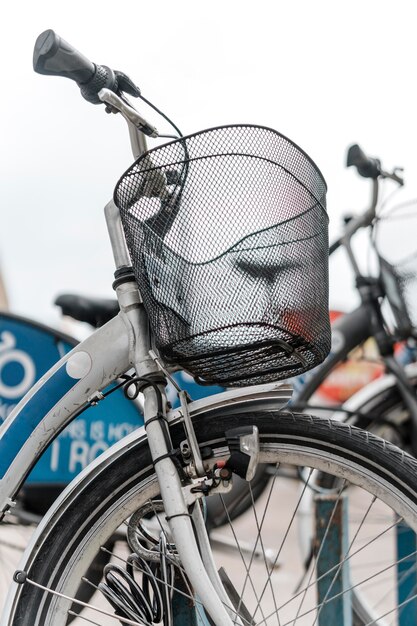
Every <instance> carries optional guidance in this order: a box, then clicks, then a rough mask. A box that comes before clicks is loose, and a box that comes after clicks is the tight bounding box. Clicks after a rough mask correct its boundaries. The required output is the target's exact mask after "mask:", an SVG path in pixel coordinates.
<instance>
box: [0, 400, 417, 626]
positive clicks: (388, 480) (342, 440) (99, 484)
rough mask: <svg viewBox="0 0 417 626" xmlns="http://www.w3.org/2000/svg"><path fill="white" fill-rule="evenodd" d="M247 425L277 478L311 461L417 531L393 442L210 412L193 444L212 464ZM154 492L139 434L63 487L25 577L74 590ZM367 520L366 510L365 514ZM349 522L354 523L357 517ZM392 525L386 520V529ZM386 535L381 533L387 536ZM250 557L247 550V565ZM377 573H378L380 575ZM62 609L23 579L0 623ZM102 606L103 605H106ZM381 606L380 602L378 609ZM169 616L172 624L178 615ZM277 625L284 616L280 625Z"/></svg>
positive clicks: (412, 465) (280, 417) (416, 492)
mask: <svg viewBox="0 0 417 626" xmlns="http://www.w3.org/2000/svg"><path fill="white" fill-rule="evenodd" d="M249 424H256V425H257V426H258V428H259V431H260V440H261V451H262V461H263V462H267V463H271V462H272V460H275V461H276V462H277V463H280V464H281V466H282V465H283V464H285V472H284V473H283V474H282V476H284V474H285V475H287V474H288V471H287V469H288V467H287V465H288V463H290V464H291V467H292V465H294V466H295V467H297V466H301V467H311V468H313V469H315V470H319V471H321V472H323V471H326V472H329V473H332V474H334V475H335V476H338V477H339V479H341V480H339V481H338V482H339V484H340V485H341V487H340V493H339V495H338V496H337V498H338V499H340V498H341V497H342V496H341V495H340V494H341V493H342V492H343V493H347V494H348V496H349V498H354V500H353V502H354V503H355V505H357V503H358V502H359V504H360V505H361V503H362V501H365V499H366V498H367V499H368V500H369V499H370V498H371V497H372V502H375V501H376V502H377V504H378V506H379V507H380V509H378V511H377V513H378V516H379V517H378V519H380V518H381V516H382V513H381V511H382V512H383V513H384V516H385V515H388V518H385V517H384V523H386V522H387V519H391V516H392V514H394V516H397V517H398V516H400V517H401V519H403V520H405V521H406V522H407V523H408V525H409V526H411V527H412V528H413V530H417V461H416V460H415V459H414V458H412V457H410V456H408V455H407V454H404V452H402V451H401V450H399V449H398V448H396V447H395V446H393V445H392V444H390V443H387V442H386V441H383V440H381V439H379V438H377V437H375V436H373V435H372V434H370V433H369V432H365V431H362V430H359V429H356V428H352V427H351V426H349V425H346V424H343V423H338V422H332V421H330V420H327V419H321V418H316V417H311V416H307V415H294V414H291V413H273V412H268V413H252V414H250V413H242V414H239V415H235V416H231V415H228V416H227V417H226V418H221V417H215V418H210V419H207V418H204V416H203V417H200V418H197V419H196V420H195V430H196V434H197V438H198V441H199V443H200V445H204V446H205V447H210V448H211V449H212V453H213V455H212V459H213V462H214V461H215V460H216V459H219V458H224V456H225V454H227V449H225V445H226V444H225V439H224V431H225V430H227V429H230V428H235V427H238V426H242V425H249ZM172 437H173V442H174V445H178V444H179V442H180V441H181V440H182V439H183V438H184V432H183V429H182V426H181V425H180V424H176V425H174V426H173V427H172ZM281 466H280V467H281ZM277 476H278V478H276V479H275V478H274V479H273V480H274V481H275V480H276V483H277V484H278V482H279V481H281V482H282V480H281V474H280V471H278V474H277ZM294 484H297V483H295V482H294V481H292V483H291V485H294ZM348 486H349V488H347V487H348ZM273 488H274V489H275V486H274V487H273ZM291 489H292V490H293V489H294V488H293V487H291ZM291 489H290V491H289V494H290V495H291ZM156 493H157V485H156V481H155V479H154V472H153V467H152V464H151V458H150V453H149V449H148V446H147V444H146V441H145V440H141V441H139V442H138V443H137V444H135V445H134V446H132V447H131V448H130V449H128V450H126V451H125V453H124V456H123V459H122V461H121V460H120V459H119V460H118V462H117V463H110V464H108V465H107V466H105V467H102V468H101V471H100V472H99V473H98V474H97V475H96V476H95V477H94V479H93V480H89V481H84V482H83V483H81V484H80V486H79V489H78V490H77V491H76V492H68V499H67V501H66V502H65V505H61V506H60V507H59V509H57V512H56V513H55V515H54V516H53V518H52V519H51V520H50V523H49V525H48V527H47V529H45V530H44V531H43V532H39V533H38V537H37V541H36V545H35V546H34V548H33V550H32V553H31V555H29V556H28V561H27V564H28V566H27V570H28V573H29V578H30V579H31V580H34V581H36V582H37V583H39V584H41V585H44V586H45V587H48V588H52V589H55V590H58V591H60V592H63V593H67V592H68V593H69V594H70V595H71V594H75V593H76V591H73V590H72V588H74V585H75V584H77V580H78V569H77V568H78V567H79V566H80V568H81V566H82V567H84V570H83V571H85V570H86V569H87V567H88V565H89V563H90V562H91V560H92V559H93V558H94V555H95V554H96V553H97V551H98V550H99V549H100V545H102V543H103V542H105V541H106V540H107V539H108V538H109V537H110V536H111V535H112V534H113V532H114V531H115V530H116V527H118V526H119V524H120V520H121V519H122V518H123V517H124V516H125V517H129V516H130V514H132V513H133V512H134V510H136V509H137V508H138V507H139V506H140V504H141V502H140V497H142V498H143V502H145V501H148V500H149V497H152V498H153V497H154V496H155V495H156ZM270 493H271V494H272V487H271V491H270ZM368 494H370V495H368ZM273 497H275V495H274V496H272V495H271V500H272V499H273ZM297 497H298V496H297ZM376 498H378V500H376ZM372 506H373V505H372ZM278 510H279V511H280V515H279V516H277V514H276V512H275V514H274V516H273V517H272V520H271V521H272V523H273V535H272V536H274V537H275V536H279V540H278V541H279V542H280V541H281V538H282V537H283V534H282V533H281V531H280V530H279V529H278V522H279V521H280V518H281V517H283V510H284V507H283V505H282V502H281V501H280V504H279V507H278ZM243 517H245V516H243ZM397 517H396V518H395V519H397ZM369 519H370V518H369V515H368V517H367V518H366V521H369ZM350 523H351V522H350V521H349V530H350ZM352 523H353V521H352ZM354 523H355V524H356V523H357V522H356V519H355V520H354ZM275 524H276V525H277V527H275ZM391 526H392V527H393V528H395V524H392V523H391ZM391 526H390V525H388V528H390V527H391ZM372 528H373V526H372ZM249 536H250V535H249ZM385 540H388V539H387V536H385V537H384V541H385ZM375 543H376V539H375V538H374V539H373V542H369V546H371V544H372V546H371V547H369V546H368V545H366V546H365V548H363V549H362V550H365V549H366V550H368V549H370V550H371V551H372V550H374V548H375V547H376V546H375ZM256 545H257V543H256V544H255V547H256ZM349 550H350V548H349ZM279 553H280V554H281V550H280V552H279ZM282 554H283V553H282ZM319 554H320V550H319ZM353 556H354V555H353V554H352V553H351V551H349V560H350V563H352V562H353ZM362 556H363V555H362ZM351 557H352V558H351ZM253 558H254V552H253V553H252V559H251V564H252V560H253ZM263 559H264V561H265V563H264V565H265V570H266V572H269V569H271V572H269V573H268V576H267V578H268V580H269V583H268V584H269V585H270V586H271V588H272V582H271V581H272V580H273V579H274V577H275V576H279V574H276V571H275V569H274V568H272V567H271V568H270V567H269V565H267V562H266V557H265V551H264V550H263ZM280 559H281V557H280ZM261 560H262V559H261ZM84 561H85V562H84ZM260 565H262V563H261V564H260ZM285 565H286V561H284V562H283V564H282V566H281V567H282V568H283V569H285ZM256 566H257V565H256ZM81 569H82V568H81ZM80 571H81V570H80ZM355 571H356V570H355ZM74 572H75V573H76V574H77V575H75V573H74ZM278 572H279V570H278ZM229 573H230V572H229ZM355 575H356V574H355ZM375 575H376V576H380V575H381V572H380V571H378V572H377V573H376V574H375ZM71 576H73V580H72V579H71ZM376 582H378V581H377V579H376ZM251 584H253V583H251ZM365 591H366V590H365ZM366 593H368V592H366ZM71 597H74V595H71ZM294 597H296V596H294ZM325 600H326V602H325V605H330V604H331V602H330V599H329V598H325ZM274 601H275V600H274ZM291 601H293V600H291ZM395 602H396V601H395V600H394V601H393V606H391V605H390V607H389V608H388V609H387V610H388V611H390V616H391V617H392V612H393V611H396V604H395ZM69 606H70V603H65V602H63V603H62V604H61V605H60V604H59V602H58V601H57V600H56V597H55V596H53V595H52V594H50V593H48V592H44V591H43V590H41V589H39V588H37V587H34V586H32V585H31V584H29V583H26V584H25V585H23V586H22V587H21V588H20V594H18V595H17V596H16V598H15V603H14V605H13V607H12V609H11V610H10V614H9V617H8V620H6V621H4V625H5V626H6V624H7V626H11V625H13V626H36V625H39V626H61V625H62V624H65V623H66V621H65V620H66V618H65V617H62V615H61V616H59V617H58V616H57V615H56V614H55V613H54V611H55V610H58V607H60V608H59V610H61V611H63V612H64V614H65V611H66V610H67V609H68V607H69ZM284 606H286V605H284ZM108 610H111V609H110V607H109V609H108ZM280 610H281V609H280ZM283 610H284V609H283ZM285 610H287V609H285ZM317 610H318V609H317V607H316V609H314V607H313V609H311V611H308V612H307V620H308V619H309V617H308V615H309V614H310V613H311V622H305V621H302V622H300V624H301V623H302V624H304V623H311V624H313V623H315V619H316V616H317ZM320 610H324V609H323V608H322V609H320ZM385 610H386V609H385V605H384V609H383V612H385ZM103 619H104V618H103V617H102V616H101V617H99V618H98V620H97V622H96V623H100V624H101V625H102V626H104V624H107V622H105V621H103ZM111 623H113V622H112V621H110V622H109V624H111ZM174 623H176V626H180V622H178V621H177V622H175V621H174ZM266 623H269V622H268V621H267V622H266ZM274 623H276V621H275V620H274ZM284 623H285V619H284V620H283V621H281V625H283V624H284ZM297 623H298V622H297ZM379 623H381V624H382V621H381V622H379V621H378V620H375V624H379Z"/></svg>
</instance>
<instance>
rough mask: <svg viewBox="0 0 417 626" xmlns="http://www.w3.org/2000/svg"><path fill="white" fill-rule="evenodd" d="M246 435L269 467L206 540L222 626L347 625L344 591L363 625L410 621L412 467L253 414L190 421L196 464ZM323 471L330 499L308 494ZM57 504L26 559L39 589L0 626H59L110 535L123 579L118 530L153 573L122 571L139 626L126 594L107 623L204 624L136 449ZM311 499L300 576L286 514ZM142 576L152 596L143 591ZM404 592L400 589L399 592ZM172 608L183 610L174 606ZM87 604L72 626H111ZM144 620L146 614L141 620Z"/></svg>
mask: <svg viewBox="0 0 417 626" xmlns="http://www.w3.org/2000/svg"><path fill="white" fill-rule="evenodd" d="M252 424H256V425H257V426H258V429H259V432H260V462H261V463H265V464H267V466H268V467H269V468H271V467H272V468H273V470H272V471H271V472H270V474H271V475H270V480H269V484H268V486H267V488H266V489H265V490H264V492H263V493H262V495H261V496H259V497H258V498H256V499H255V498H253V501H252V506H251V507H250V509H248V510H247V511H246V512H245V513H244V514H242V515H241V516H239V517H238V518H237V519H232V517H233V516H232V515H228V512H227V510H225V519H226V520H227V522H226V524H225V525H224V526H223V527H222V528H220V529H216V533H214V534H213V533H212V534H211V539H212V545H213V556H214V559H215V562H216V567H217V568H218V569H219V571H220V575H221V578H222V580H223V582H224V586H225V588H226V590H227V593H228V595H229V597H230V599H231V602H232V604H233V606H234V607H235V611H236V615H238V616H239V617H238V618H236V622H237V623H241V624H242V625H244V626H247V625H249V624H253V625H254V624H256V625H259V626H261V624H262V625H266V626H269V625H278V626H289V625H290V624H296V625H297V626H303V625H306V626H307V625H309V626H313V625H316V624H318V625H319V626H329V625H330V624H332V625H333V624H342V621H341V618H340V615H341V613H340V611H343V612H344V613H346V615H351V614H352V612H353V611H354V608H353V605H354V603H355V601H356V600H355V599H357V597H358V593H360V598H361V603H362V605H363V604H365V603H366V606H367V615H372V621H371V622H370V623H372V624H377V625H378V626H382V625H385V624H397V625H399V624H400V623H401V624H402V623H405V622H402V621H400V618H402V616H403V615H404V612H405V611H408V612H409V613H411V614H412V615H415V616H417V609H416V600H415V595H416V594H415V590H414V587H413V584H415V582H413V581H414V578H415V569H416V567H415V566H416V547H415V545H414V547H413V540H412V538H413V537H414V533H411V532H410V528H412V529H413V530H414V531H416V530H417V461H416V460H415V459H413V458H412V457H409V456H408V455H406V454H404V453H403V452H402V451H400V450H399V449H397V448H396V447H395V446H393V445H391V444H389V443H387V442H385V441H383V440H382V439H379V438H377V437H375V436H373V435H372V434H370V433H368V432H364V431H362V430H359V429H355V428H352V427H350V426H348V425H345V424H341V423H336V422H332V421H330V420H325V419H320V418H316V417H311V416H307V415H296V414H292V413H284V412H282V413H281V412H279V413H274V412H264V413H242V414H239V415H234V416H232V415H228V416H226V417H224V418H221V417H216V418H210V419H208V418H207V417H205V418H204V417H203V416H202V417H200V418H196V420H195V423H194V425H195V430H196V435H197V438H198V441H199V443H200V445H201V446H204V450H205V453H206V456H207V459H206V462H207V463H209V464H210V465H214V464H215V463H218V462H219V461H221V460H224V459H225V458H227V456H228V448H227V444H226V441H225V436H224V432H225V431H226V430H228V429H231V428H236V427H238V426H243V425H252ZM172 438H173V442H174V445H175V446H177V445H179V443H180V442H181V440H182V439H183V438H184V433H183V429H182V426H181V425H180V424H175V425H173V426H172ZM324 473H325V474H329V475H331V476H333V477H334V480H332V481H326V480H324V481H323V484H324V485H326V484H330V485H331V487H330V488H328V487H326V486H323V487H322V488H320V489H318V487H317V476H318V475H320V476H323V475H324ZM300 477H302V481H301V483H300ZM300 484H301V485H302V486H301V489H300ZM67 493H68V498H67V499H66V501H65V502H64V503H61V505H60V506H59V507H57V508H56V512H55V514H54V515H53V517H52V518H51V520H50V521H49V523H48V524H47V525H45V526H44V529H43V530H40V531H39V532H38V537H37V541H36V543H34V544H33V545H34V547H33V550H32V552H31V554H29V555H28V557H27V563H26V566H25V570H26V571H27V572H28V577H29V579H30V580H32V581H35V582H36V583H37V584H39V585H42V587H44V588H45V589H42V588H40V587H36V586H33V585H32V584H31V583H29V582H26V583H25V584H24V585H23V586H21V587H20V588H18V589H17V591H16V594H15V596H14V598H12V599H11V600H10V602H9V606H8V615H7V618H6V617H4V618H3V621H2V625H3V624H4V625H7V626H12V625H13V626H34V625H38V626H64V625H65V624H67V621H68V620H69V616H71V615H72V613H73V612H74V606H75V605H74V604H73V602H72V600H71V598H72V599H76V598H77V594H78V593H79V590H80V588H82V585H85V584H88V582H87V583H86V580H85V575H86V572H87V571H88V569H89V566H90V565H91V564H92V563H94V561H95V560H96V555H97V554H98V553H99V552H100V550H103V547H104V550H106V549H107V548H106V547H105V546H106V545H108V543H109V541H110V540H112V539H114V538H115V537H116V538H118V539H119V540H118V541H117V542H116V544H115V545H114V548H113V557H112V559H113V563H114V564H117V565H119V566H120V567H122V568H123V569H124V570H126V561H128V560H129V558H128V555H129V553H130V552H131V551H132V550H131V548H128V546H127V542H126V539H125V536H126V529H129V528H130V531H131V533H132V530H133V534H135V533H136V532H137V533H138V536H140V539H139V541H140V542H142V545H143V546H146V547H147V548H149V547H150V546H152V540H151V537H152V536H155V537H158V538H159V541H158V542H157V543H156V544H155V546H154V549H153V552H154V557H155V554H156V555H157V556H156V558H157V559H158V558H159V564H158V563H157V564H156V565H152V562H151V561H152V558H154V557H152V558H151V557H149V558H150V559H151V560H149V562H148V563H147V564H146V563H145V562H143V561H139V560H137V559H136V560H135V557H133V560H132V558H131V559H130V566H127V569H129V568H130V573H131V575H132V577H134V578H135V580H136V583H137V585H138V587H139V588H142V589H143V588H144V587H147V600H146V601H145V602H144V603H145V604H146V603H148V609H149V610H148V609H146V610H148V613H146V611H145V613H146V615H145V617H146V620H147V621H146V620H145V619H144V617H143V615H142V616H141V614H140V610H145V609H143V606H142V608H140V607H139V608H137V604H135V602H136V601H135V602H133V604H132V602H130V601H131V600H132V597H133V593H131V589H132V588H131V587H128V593H127V598H126V597H125V599H124V600H123V601H122V604H121V606H122V608H123V606H125V608H126V612H125V613H121V612H120V611H121V608H120V605H119V609H118V614H119V615H122V614H123V615H124V616H125V617H126V618H127V619H130V620H131V623H135V622H136V623H137V624H143V623H145V624H146V623H147V624H156V623H159V622H161V623H162V621H163V620H165V621H164V624H174V625H175V626H182V625H183V624H186V623H191V622H188V621H186V619H185V618H184V608H185V609H186V610H187V611H195V613H196V616H197V617H196V619H197V620H198V619H200V622H201V621H202V622H203V623H205V624H207V623H208V621H207V618H206V617H205V614H204V610H203V608H202V607H201V605H200V604H199V602H198V599H196V598H194V597H193V593H192V589H191V588H190V585H189V583H188V581H187V578H186V576H185V574H184V571H183V568H182V564H181V563H178V560H177V558H176V555H175V547H174V546H172V545H171V543H170V536H169V530H168V529H167V526H166V523H165V520H164V515H163V508H162V506H161V504H160V502H159V488H158V483H157V480H156V477H155V473H154V470H153V466H152V463H151V458H150V453H149V449H148V446H147V443H146V439H143V440H140V441H138V442H137V443H136V444H135V445H134V446H132V447H131V449H129V450H126V452H125V453H124V456H123V457H122V458H119V459H118V461H117V463H116V462H113V463H109V464H108V465H107V466H105V467H101V468H100V471H99V472H97V474H96V475H95V476H94V477H93V478H92V479H91V480H88V481H84V483H81V486H80V487H79V489H78V491H76V492H71V490H68V491H67ZM312 493H313V500H314V503H315V505H314V506H315V513H314V515H313V516H312V517H311V524H312V529H311V532H312V533H313V534H314V537H315V549H314V558H313V559H312V563H311V565H310V568H309V571H308V573H307V575H306V576H305V575H304V569H303V564H302V562H301V560H300V559H299V557H298V546H297V543H298V524H297V516H298V512H299V511H300V510H301V509H302V508H303V499H304V498H306V499H308V502H311V494H312ZM213 497H216V498H219V496H213ZM223 504H224V506H226V503H225V501H224V500H223ZM138 511H139V515H138V513H137V512H138ZM410 536H411V542H410ZM144 537H145V539H144ZM404 537H406V538H407V541H406V542H404V541H402V538H404ZM161 546H163V548H161ZM158 553H159V556H158ZM161 554H162V558H161ZM145 561H146V557H145ZM132 563H133V564H134V567H133V566H132ZM148 565H149V567H148ZM407 568H408V569H407ZM167 570H170V572H171V573H170V574H167ZM149 572H151V574H150V573H149ZM164 572H165V573H164ZM107 574H108V572H107ZM152 578H153V583H156V586H157V587H158V589H159V591H158V589H155V587H152V585H151V584H150V579H152ZM82 579H83V580H82ZM404 581H405V583H407V584H408V583H410V582H411V587H410V585H408V587H407V591H405V592H404V589H405V586H404ZM107 582H108V581H107ZM151 582H152V581H151ZM164 585H165V586H166V589H165V592H164V590H163V589H161V587H163V586H164ZM102 589H103V588H102ZM51 591H54V592H58V593H59V594H63V595H65V596H67V597H62V596H58V595H55V594H54V593H51ZM353 591H354V592H355V593H353ZM404 593H405V595H404ZM107 595H108V594H107ZM116 595H117V593H116ZM119 595H120V594H119ZM145 595H146V594H145ZM184 598H185V599H186V602H184V601H182V602H181V600H183V599H184ZM179 600H180V601H179ZM129 602H130V604H129ZM138 603H139V604H140V602H139V601H138ZM91 605H92V606H91V607H90V608H86V609H83V610H82V612H81V615H80V617H78V618H77V619H76V620H74V622H73V624H76V623H77V624H80V626H81V625H82V624H83V623H89V622H88V621H86V620H90V622H91V623H93V624H100V626H107V625H108V626H111V624H114V623H117V618H116V620H115V619H114V617H110V616H106V615H104V614H102V613H98V612H97V611H96V610H95V609H96V608H99V609H101V610H104V611H106V612H108V613H114V611H113V608H112V606H111V604H109V602H108V600H107V599H106V598H105V597H104V594H103V592H102V590H100V589H98V590H97V592H96V594H95V595H94V596H93V599H92V602H91ZM127 605H129V606H127ZM132 606H133V607H136V608H132ZM149 607H150V608H149ZM191 607H194V608H191ZM154 609H155V611H156V613H154V614H153V615H152V614H151V613H149V611H151V612H152V610H154ZM158 610H159V613H158ZM135 611H137V612H136V614H135ZM171 617H172V619H171ZM77 620H78V621H77ZM239 620H240V622H239ZM413 620H414V621H412V622H410V623H415V617H414V618H413ZM346 623H349V622H346Z"/></svg>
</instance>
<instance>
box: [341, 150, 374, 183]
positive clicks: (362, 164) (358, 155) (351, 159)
mask: <svg viewBox="0 0 417 626" xmlns="http://www.w3.org/2000/svg"><path fill="white" fill-rule="evenodd" d="M346 165H347V167H350V166H351V165H353V166H354V167H356V169H357V170H358V172H359V174H360V175H361V176H363V177H364V178H378V176H380V175H381V163H380V161H379V160H378V159H373V158H370V157H367V156H366V154H365V153H364V151H363V150H362V148H360V147H359V146H358V144H357V143H355V144H354V145H353V146H350V148H349V150H348V153H347V161H346Z"/></svg>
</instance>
